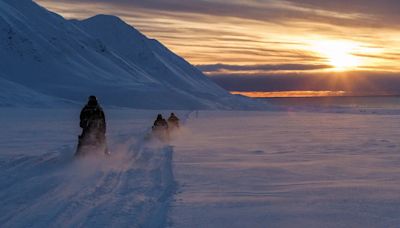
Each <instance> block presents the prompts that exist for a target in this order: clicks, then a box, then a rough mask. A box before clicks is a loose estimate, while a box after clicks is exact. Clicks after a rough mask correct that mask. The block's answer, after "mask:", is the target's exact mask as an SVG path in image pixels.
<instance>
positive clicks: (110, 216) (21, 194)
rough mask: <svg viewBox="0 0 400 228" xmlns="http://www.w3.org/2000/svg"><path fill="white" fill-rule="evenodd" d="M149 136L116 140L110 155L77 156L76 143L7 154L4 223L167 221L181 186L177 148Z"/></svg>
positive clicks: (0, 190)
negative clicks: (52, 149) (177, 180)
mask: <svg viewBox="0 0 400 228" xmlns="http://www.w3.org/2000/svg"><path fill="white" fill-rule="evenodd" d="M146 131H147V130H146ZM146 131H143V133H144V132H146ZM143 136H144V134H137V135H133V136H130V137H127V136H126V135H125V136H119V137H117V138H116V139H112V140H110V141H111V142H112V143H111V145H110V148H111V149H112V156H110V157H107V158H104V157H102V158H88V159H81V160H76V159H74V158H73V156H72V155H73V150H74V148H72V147H71V146H69V147H68V146H64V147H61V148H59V150H57V151H55V152H51V153H47V154H45V155H41V156H21V157H11V158H9V159H2V162H1V163H0V172H1V173H2V175H1V176H0V183H1V186H0V202H2V207H1V208H0V224H1V226H2V227H164V226H166V223H167V211H168V208H169V203H170V201H171V199H172V196H173V194H174V191H175V181H174V177H173V171H172V156H173V148H172V147H171V146H169V145H167V144H164V143H160V142H147V141H145V140H144V139H143Z"/></svg>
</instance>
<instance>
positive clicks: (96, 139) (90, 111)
mask: <svg viewBox="0 0 400 228" xmlns="http://www.w3.org/2000/svg"><path fill="white" fill-rule="evenodd" d="M80 127H81V128H82V134H81V135H80V136H79V137H78V147H77V150H76V153H75V156H79V157H81V156H85V155H89V154H93V155H94V154H108V153H109V152H108V148H107V142H106V120H105V115H104V112H103V109H102V108H101V107H100V105H99V104H98V102H97V98H96V97H95V96H90V97H89V101H88V103H87V104H86V105H85V107H84V108H83V109H82V111H81V114H80Z"/></svg>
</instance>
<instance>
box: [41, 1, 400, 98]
mask: <svg viewBox="0 0 400 228" xmlns="http://www.w3.org/2000/svg"><path fill="white" fill-rule="evenodd" d="M36 2H38V3H39V4H41V5H43V6H45V7H46V8H49V9H50V10H52V11H55V12H57V13H60V14H61V15H63V16H64V17H66V18H78V19H82V18H87V17H90V16H93V15H95V14H100V13H103V14H113V15H117V16H119V17H121V18H122V19H124V20H125V21H126V22H127V23H129V24H131V25H133V26H134V27H135V28H137V29H139V30H140V31H141V32H143V33H144V34H146V35H147V36H149V37H152V38H155V39H158V40H160V41H161V42H162V43H164V44H165V45H166V46H167V47H169V48H170V49H172V50H173V51H174V52H176V53H178V54H179V55H181V56H183V57H184V58H186V59H187V60H188V61H190V62H191V63H192V64H195V65H199V68H200V69H202V70H203V71H204V72H205V73H206V74H208V75H209V76H211V77H223V78H226V80H229V77H231V78H235V77H254V76H256V77H268V76H277V75H278V76H282V77H293V75H301V76H308V75H314V74H316V73H323V74H327V73H329V72H333V73H334V74H335V75H337V74H338V72H339V73H340V72H342V73H346V74H361V73H360V72H362V73H366V74H368V75H371V74H372V75H378V74H381V75H382V74H383V75H390V77H392V76H393V75H398V76H399V77H400V74H399V72H400V65H399V60H400V24H399V23H398V21H400V14H399V13H398V12H400V1H397V0H396V1H395V0H381V1H376V0H347V1H317V0H287V1H278V0H246V1H245V0H229V1H228V0H185V1H180V0H168V1H164V0H146V1H143V0H109V1H106V0H79V1H78V0H60V1H52V0H36ZM307 89H309V88H307ZM315 89H316V90H318V88H315ZM239 90H241V88H239ZM243 90H245V89H243ZM321 90H326V88H321ZM328 90H330V89H329V88H328Z"/></svg>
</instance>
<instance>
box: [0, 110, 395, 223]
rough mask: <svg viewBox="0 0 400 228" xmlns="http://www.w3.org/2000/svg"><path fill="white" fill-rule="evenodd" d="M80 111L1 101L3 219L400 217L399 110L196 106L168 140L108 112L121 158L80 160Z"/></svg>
mask: <svg viewBox="0 0 400 228" xmlns="http://www.w3.org/2000/svg"><path fill="white" fill-rule="evenodd" d="M78 112H79V110H50V109H43V110H39V109H12V108H8V109H7V108H2V109H0V125H1V126H2V128H1V129H0V174H1V175H0V203H1V205H2V206H1V207H0V224H1V227H56V226H60V227H165V226H169V227H398V226H399V224H400V218H399V216H398V215H399V212H400V151H399V148H400V130H399V129H400V128H399V122H400V115H386V114H384V113H380V114H379V115H376V114H365V112H362V113H363V114H351V113H349V114H344V113H340V114H338V113H316V112H200V113H198V115H196V112H192V113H191V114H190V118H189V119H188V121H187V123H186V124H185V126H184V127H183V129H182V130H181V132H180V133H179V134H178V135H176V136H175V137H174V140H173V141H171V143H170V145H167V144H162V143H146V142H145V141H143V137H144V135H145V134H146V132H148V130H149V125H151V123H152V121H153V118H154V117H155V115H156V114H157V112H156V111H137V110H107V109H106V114H107V119H108V129H109V131H108V142H109V147H110V149H111V151H112V153H113V156H112V157H110V158H108V159H96V160H82V161H76V160H74V159H73V157H72V154H73V152H74V149H75V144H76V137H77V135H78V134H79V128H78V126H77V123H78V120H77V117H78V115H79V113H78ZM163 113H168V112H166V111H164V112H163ZM178 114H179V115H180V116H182V117H183V118H184V119H186V118H185V117H186V116H187V115H188V112H180V113H178ZM176 189H177V191H176ZM175 191H176V195H174V193H175Z"/></svg>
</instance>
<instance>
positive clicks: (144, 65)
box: [0, 0, 252, 109]
mask: <svg viewBox="0 0 400 228" xmlns="http://www.w3.org/2000/svg"><path fill="white" fill-rule="evenodd" d="M0 50H1V52H0V59H1V60H2V61H0V69H1V73H2V74H1V75H0V77H1V78H2V80H7V81H10V82H11V83H15V84H17V85H18V86H22V87H26V88H27V89H29V90H32V91H34V92H35V93H37V94H38V95H35V96H30V97H32V99H36V97H47V98H49V97H51V99H48V103H52V102H53V101H54V100H57V99H62V100H69V101H75V102H82V100H85V99H86V97H87V96H88V95H90V94H95V95H97V96H99V97H100V100H101V101H102V102H103V103H104V104H106V105H114V106H122V107H134V108H145V109H166V108H169V109H171V108H173V109H215V108H228V109H231V108H237V107H243V106H247V105H249V104H250V105H252V104H251V102H249V101H248V100H246V99H244V98H240V97H236V96H232V95H231V94H229V93H228V92H227V91H225V90H224V89H222V88H220V87H219V86H217V85H216V84H214V83H213V82H212V81H211V80H210V79H208V78H207V77H206V76H204V75H203V74H202V72H200V71H199V70H198V69H197V68H195V67H194V66H192V65H191V64H189V63H188V62H186V61H185V60H184V59H183V58H181V57H179V56H177V55H175V54H174V53H173V52H171V51H170V50H168V49H167V48H166V47H165V46H163V45H162V44H161V43H160V42H158V41H156V40H153V39H149V38H147V37H146V36H144V35H143V34H141V33H140V32H139V31H137V30H136V29H135V28H133V27H132V26H130V25H128V24H126V23H125V22H123V21H122V20H121V19H119V18H117V17H114V16H106V15H98V16H95V17H92V18H89V19H86V20H83V21H77V20H71V21H69V20H66V19H64V18H63V17H61V16H59V15H57V14H55V13H52V12H49V11H48V10H46V9H44V8H42V7H41V6H39V5H37V4H36V3H34V2H33V1H31V0H19V1H14V0H0ZM17 92H23V91H17ZM1 95H2V96H3V97H4V96H7V94H1ZM44 100H46V99H44ZM33 103H35V102H33Z"/></svg>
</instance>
